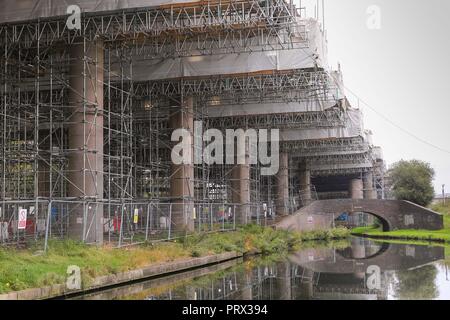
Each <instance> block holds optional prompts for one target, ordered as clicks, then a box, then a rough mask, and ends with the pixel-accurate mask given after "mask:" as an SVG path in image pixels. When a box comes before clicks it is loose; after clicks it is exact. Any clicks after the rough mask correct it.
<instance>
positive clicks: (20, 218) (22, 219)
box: [17, 209, 28, 230]
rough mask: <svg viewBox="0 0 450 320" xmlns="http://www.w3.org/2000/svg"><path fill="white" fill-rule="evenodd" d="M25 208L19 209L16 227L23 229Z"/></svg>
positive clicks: (25, 224) (24, 226) (25, 223)
mask: <svg viewBox="0 0 450 320" xmlns="http://www.w3.org/2000/svg"><path fill="white" fill-rule="evenodd" d="M27 213H28V212H27V209H19V224H18V226H17V229H19V230H25V229H26V228H27Z"/></svg>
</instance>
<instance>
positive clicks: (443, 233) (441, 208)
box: [352, 203, 450, 244]
mask: <svg viewBox="0 0 450 320" xmlns="http://www.w3.org/2000/svg"><path fill="white" fill-rule="evenodd" d="M431 209H432V210H434V211H436V212H439V213H442V214H443V215H444V229H442V230H436V231H429V230H397V231H390V232H383V231H382V230H381V229H380V228H378V227H367V228H355V229H353V230H352V234H355V235H363V236H367V237H374V238H387V239H404V240H413V241H418V240H419V241H420V240H422V241H435V242H444V243H449V244H450V203H447V204H446V205H443V204H438V205H435V206H432V207H431Z"/></svg>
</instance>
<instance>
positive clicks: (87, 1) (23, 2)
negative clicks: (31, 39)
mask: <svg viewBox="0 0 450 320" xmlns="http://www.w3.org/2000/svg"><path fill="white" fill-rule="evenodd" d="M184 2H190V3H192V2H197V1H195V0H193V1H190V0H189V1H186V0H73V1H67V0H62V1H61V0H0V8H1V11H0V23H5V22H17V21H24V20H33V19H37V18H48V17H58V16H64V15H66V14H67V7H68V6H69V5H78V6H79V7H80V8H81V12H100V11H113V10H122V9H129V8H142V7H153V6H160V5H167V4H175V3H184Z"/></svg>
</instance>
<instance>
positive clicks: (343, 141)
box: [0, 0, 384, 245]
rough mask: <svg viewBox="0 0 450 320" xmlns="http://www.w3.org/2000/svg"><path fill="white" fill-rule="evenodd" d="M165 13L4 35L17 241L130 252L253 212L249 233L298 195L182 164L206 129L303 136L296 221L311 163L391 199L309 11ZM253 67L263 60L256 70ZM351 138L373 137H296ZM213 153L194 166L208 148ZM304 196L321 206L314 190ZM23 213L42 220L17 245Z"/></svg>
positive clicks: (256, 173) (258, 180)
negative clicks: (185, 149) (303, 173)
mask: <svg viewBox="0 0 450 320" xmlns="http://www.w3.org/2000/svg"><path fill="white" fill-rule="evenodd" d="M156 2H158V1H156ZM156 2H155V5H153V6H145V5H142V6H140V7H137V8H127V9H118V8H117V9H114V10H112V11H108V10H103V9H102V8H103V7H102V6H97V7H98V8H97V9H96V10H88V11H86V12H83V14H82V16H81V29H80V30H78V29H74V30H70V29H69V28H68V27H67V25H66V18H67V16H64V14H65V13H61V14H55V15H49V16H45V17H40V16H39V14H44V13H43V12H41V13H39V12H38V11H36V12H33V14H31V15H28V16H29V17H32V18H27V20H26V19H23V21H22V20H21V19H20V18H17V19H16V20H18V21H14V19H13V20H5V21H0V54H1V57H0V65H1V71H0V96H1V98H0V99H1V100H0V133H1V138H0V156H1V159H2V161H1V167H0V171H1V173H0V175H1V177H0V178H1V180H0V186H1V191H0V192H1V212H0V213H1V214H0V222H1V223H7V224H8V228H9V234H11V235H12V234H14V236H13V237H9V240H8V241H10V242H12V243H20V242H25V241H28V240H30V239H34V240H35V241H37V240H39V239H41V238H43V237H45V239H46V240H47V239H48V238H49V237H57V238H65V237H72V236H73V233H76V234H77V236H76V238H77V239H80V240H82V241H85V242H88V243H94V242H95V243H101V242H102V241H103V240H104V241H109V242H114V243H116V244H119V245H128V244H133V243H140V242H142V241H148V240H152V239H167V238H169V239H170V238H171V237H173V236H174V235H175V234H177V235H182V234H183V232H187V231H193V230H196V231H197V230H198V231H213V230H229V229H232V228H234V227H235V224H236V216H240V215H241V214H242V212H246V213H245V214H246V215H247V222H251V221H254V222H256V223H259V224H268V223H270V222H271V221H273V220H274V219H276V215H277V212H282V210H281V209H280V203H283V199H281V198H284V197H285V196H286V195H283V196H281V195H280V190H279V188H280V177H276V176H263V175H262V174H261V170H262V167H261V165H260V164H244V165H242V166H241V167H239V168H238V169H236V166H235V165H232V164H211V165H208V164H206V163H205V162H204V161H203V162H201V163H194V164H190V165H188V164H180V165H174V164H173V163H172V160H171V153H172V148H173V147H174V145H175V144H176V142H175V141H172V139H171V135H172V133H173V131H174V129H185V130H186V131H187V132H189V135H190V138H191V139H192V142H193V141H195V140H196V139H199V137H198V134H197V133H196V132H195V129H194V123H196V122H198V123H201V124H202V126H203V130H207V129H217V130H219V131H221V132H224V131H225V130H226V129H238V128H239V129H257V130H259V129H278V128H280V129H281V131H283V130H290V133H291V134H293V136H294V139H286V140H282V141H280V151H281V152H282V153H288V155H289V156H288V161H289V165H288V168H286V170H287V173H285V174H284V175H283V176H282V177H283V178H282V179H287V181H286V182H285V183H286V184H287V189H288V194H289V199H288V201H286V199H284V200H285V201H284V204H282V206H285V207H286V208H287V209H286V210H287V212H289V213H294V212H295V210H297V209H298V208H299V206H301V205H302V203H304V202H305V201H304V199H303V195H302V185H301V184H300V182H299V180H298V175H299V174H300V173H299V168H298V167H299V164H300V163H307V164H308V170H310V173H311V175H312V176H328V175H355V174H360V175H361V174H363V173H366V172H369V171H373V172H374V173H375V174H374V182H375V184H376V186H377V190H382V179H383V177H382V176H383V172H384V171H383V161H382V157H380V156H374V151H373V148H372V147H373V146H372V145H371V143H370V142H369V141H368V140H367V138H366V137H365V136H364V134H363V129H362V124H359V123H357V124H356V125H355V124H354V123H353V122H355V121H356V122H358V119H356V120H354V119H352V117H353V116H352V114H353V113H352V112H353V111H352V109H351V107H348V106H347V105H346V103H345V101H346V99H345V95H344V93H343V92H342V85H341V83H339V81H336V75H335V72H330V71H329V70H328V67H327V65H326V52H321V51H324V50H323V46H324V43H325V42H326V41H325V40H324V34H323V30H322V29H320V26H319V25H318V23H317V21H311V20H308V19H305V18H304V17H303V14H302V13H303V8H296V7H295V6H294V5H293V4H292V3H288V2H287V1H285V0H268V1H257V0H245V1H244V0H225V1H212V0H211V1H201V2H193V3H175V4H168V5H167V4H162V3H159V4H156ZM55 8H59V7H55ZM58 10H59V9H58ZM5 16H7V15H5ZM10 18H11V17H10ZM11 19H12V18H11ZM25 20H26V21H25ZM317 28H318V29H317ZM300 56H301V58H299V57H300ZM216 57H224V58H227V59H231V60H224V61H233V59H237V60H236V61H238V60H239V63H236V64H237V65H236V66H234V67H235V69H236V68H237V69H242V72H235V69H229V71H230V72H225V71H223V66H220V67H219V65H220V63H217V64H215V63H214V59H215V58H216ZM238 57H239V58H238ZM255 57H262V58H264V59H265V60H264V62H261V63H254V64H252V63H250V62H251V61H252V59H255ZM204 59H210V60H204ZM290 59H294V60H292V61H291V60H290ZM205 61H206V62H205ZM291 62H292V63H291ZM171 63H173V65H172V67H171V69H170V65H171ZM197 63H198V65H196V64H197ZM158 65H161V66H163V69H164V70H162V71H161V70H158V69H157V67H155V66H158ZM241 65H242V68H241ZM291 65H292V66H291ZM194 66H197V69H196V68H194ZM205 66H206V67H205ZM247 66H248V67H247ZM216 67H217V68H216ZM155 68H156V69H155ZM169 69H170V70H169ZM233 70H234V71H233ZM338 78H339V77H338ZM352 121H353V122H352ZM350 122H352V123H351V124H349V123H350ZM352 126H356V127H357V128H356V129H358V130H357V131H358V132H361V133H358V134H346V135H343V136H339V137H329V138H328V137H327V138H316V139H304V138H302V137H301V136H300V135H299V134H300V133H299V132H300V131H301V130H305V129H310V130H313V129H314V130H316V129H317V130H322V131H321V132H322V133H324V132H329V131H331V130H332V129H333V130H336V131H337V130H341V131H345V132H347V131H349V132H350V131H351V130H350V129H353V127H352ZM349 128H350V129H349ZM201 134H203V133H201ZM295 137H296V138H295ZM200 140H201V143H200V144H195V143H192V144H193V146H194V147H193V148H192V151H193V154H195V153H196V151H198V150H196V149H195V148H200V149H201V150H203V149H204V148H205V147H206V145H207V142H206V141H204V140H203V139H201V137H200ZM201 150H200V151H201ZM374 163H377V164H376V165H374ZM374 168H375V169H374ZM302 183H303V182H302ZM303 184H304V183H303ZM306 185H307V189H308V191H307V192H306V194H307V197H309V198H308V200H311V199H310V198H311V191H312V193H313V194H315V189H314V186H313V185H310V183H307V184H306ZM380 196H382V195H381V194H380ZM314 198H316V196H314ZM23 209H26V210H27V212H28V214H30V215H32V216H33V219H30V221H32V223H31V222H30V226H27V227H26V228H25V230H21V231H18V230H16V229H17V228H15V227H14V225H15V224H17V219H18V215H19V211H20V210H23ZM230 210H231V211H230ZM31 213H32V214H31ZM231 221H233V222H231ZM239 222H240V221H238V223H239ZM169 227H170V230H171V231H170V232H169V231H168V229H169ZM183 228H185V229H183ZM175 231H176V232H175ZM167 233H169V235H167ZM16 235H17V236H16ZM0 240H1V241H2V242H8V241H6V239H5V238H4V237H3V238H1V239H0Z"/></svg>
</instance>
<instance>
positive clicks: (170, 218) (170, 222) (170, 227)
mask: <svg viewBox="0 0 450 320" xmlns="http://www.w3.org/2000/svg"><path fill="white" fill-rule="evenodd" d="M171 232H172V203H171V204H170V205H169V234H168V239H167V240H170V237H171Z"/></svg>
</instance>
